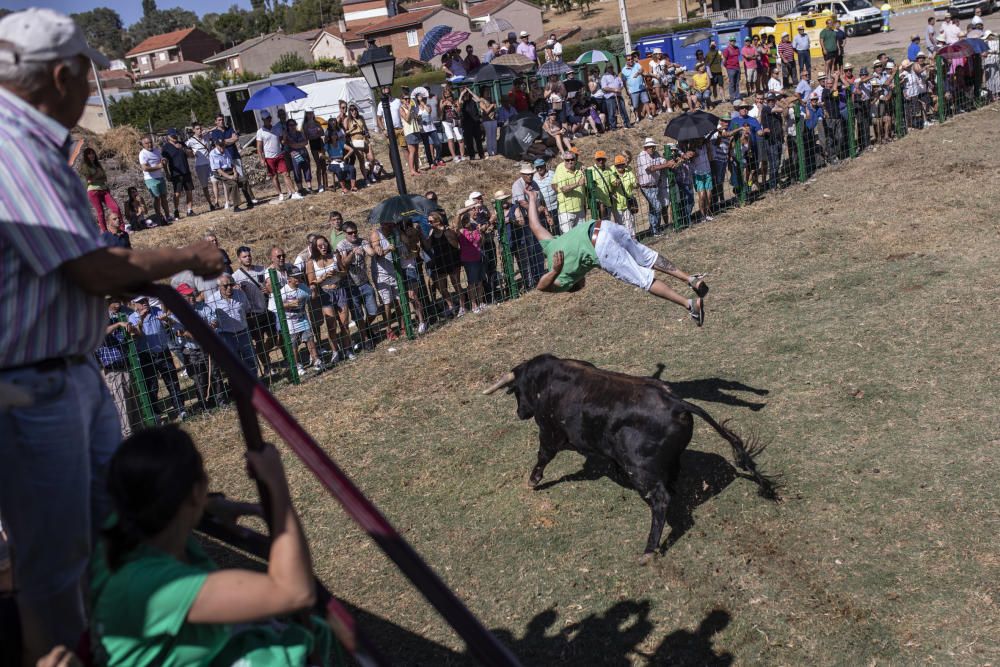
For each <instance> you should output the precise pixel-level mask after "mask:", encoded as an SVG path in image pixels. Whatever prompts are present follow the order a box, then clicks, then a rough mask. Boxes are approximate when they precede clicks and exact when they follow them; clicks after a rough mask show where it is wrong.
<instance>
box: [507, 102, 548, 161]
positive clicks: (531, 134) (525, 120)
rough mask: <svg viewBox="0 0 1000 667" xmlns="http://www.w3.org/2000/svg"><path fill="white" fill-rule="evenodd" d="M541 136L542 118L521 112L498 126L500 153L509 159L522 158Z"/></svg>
mask: <svg viewBox="0 0 1000 667" xmlns="http://www.w3.org/2000/svg"><path fill="white" fill-rule="evenodd" d="M541 136H542V119H541V118H539V117H538V116H536V115H535V114H530V113H522V114H518V115H516V116H514V117H513V118H511V119H510V120H508V121H507V124H506V125H504V126H503V127H502V128H500V154H501V155H503V156H504V157H507V158H510V159H511V160H523V159H524V156H525V153H527V152H528V148H529V147H530V146H531V144H533V143H535V140H536V139H538V138H539V137H541Z"/></svg>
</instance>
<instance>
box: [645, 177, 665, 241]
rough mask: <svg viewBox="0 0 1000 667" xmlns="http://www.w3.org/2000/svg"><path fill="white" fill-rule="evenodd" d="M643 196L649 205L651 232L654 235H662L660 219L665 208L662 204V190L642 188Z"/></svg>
mask: <svg viewBox="0 0 1000 667" xmlns="http://www.w3.org/2000/svg"><path fill="white" fill-rule="evenodd" d="M640 189H641V190H642V196H643V197H645V198H646V201H647V202H648V203H649V230H650V231H651V232H652V233H654V234H659V233H660V217H661V216H662V215H663V210H662V209H663V206H662V204H661V203H660V189H659V188H657V187H651V188H640Z"/></svg>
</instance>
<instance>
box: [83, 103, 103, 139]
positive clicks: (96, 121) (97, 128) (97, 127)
mask: <svg viewBox="0 0 1000 667" xmlns="http://www.w3.org/2000/svg"><path fill="white" fill-rule="evenodd" d="M77 125H79V126H80V127H82V128H84V129H87V130H90V131H91V132H93V133H94V134H104V133H105V132H107V131H108V121H107V119H105V117H104V108H103V107H102V106H101V105H100V104H96V105H95V104H87V105H86V106H84V107H83V115H82V116H80V122H79V123H77Z"/></svg>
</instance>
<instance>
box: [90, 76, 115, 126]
mask: <svg viewBox="0 0 1000 667" xmlns="http://www.w3.org/2000/svg"><path fill="white" fill-rule="evenodd" d="M90 69H92V70H94V82H95V83H96V84H97V94H98V95H99V96H100V98H101V106H102V107H103V108H104V120H106V121H107V123H108V129H109V130H110V129H111V128H113V127H114V124H113V123H112V122H111V112H110V111H108V101H107V100H106V99H105V98H104V86H103V85H102V84H101V73H100V72H98V71H97V65H96V64H95V63H94V61H93V60H91V61H90Z"/></svg>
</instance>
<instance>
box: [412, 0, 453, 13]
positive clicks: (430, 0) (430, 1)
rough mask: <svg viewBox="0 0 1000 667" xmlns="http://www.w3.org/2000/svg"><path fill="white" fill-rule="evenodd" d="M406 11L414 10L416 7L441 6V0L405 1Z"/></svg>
mask: <svg viewBox="0 0 1000 667" xmlns="http://www.w3.org/2000/svg"><path fill="white" fill-rule="evenodd" d="M405 6H406V11H408V12H415V11H417V10H418V9H430V8H431V7H443V6H444V5H442V4H441V0H417V1H416V2H408V3H406V5H405Z"/></svg>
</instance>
